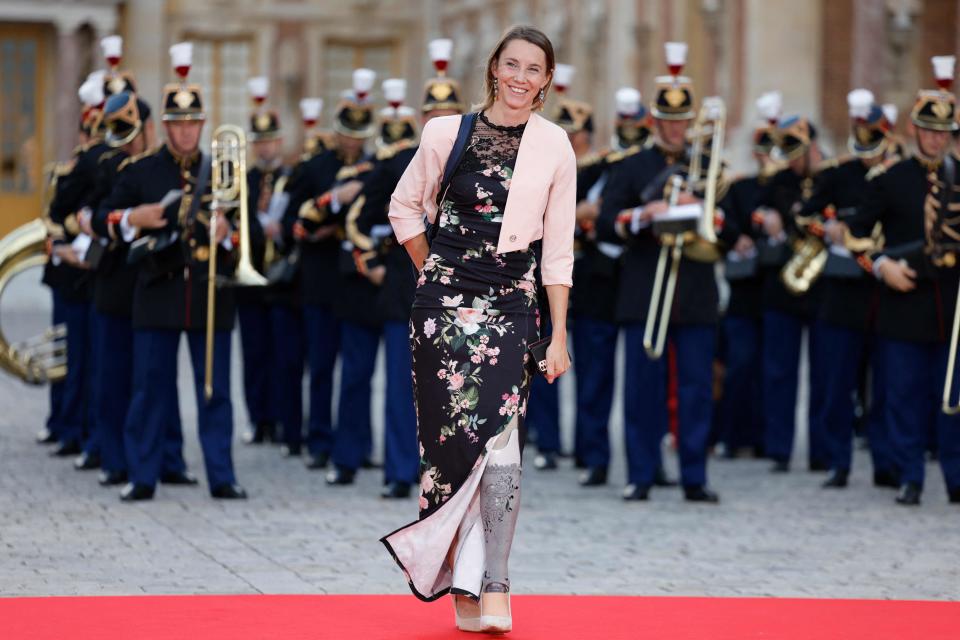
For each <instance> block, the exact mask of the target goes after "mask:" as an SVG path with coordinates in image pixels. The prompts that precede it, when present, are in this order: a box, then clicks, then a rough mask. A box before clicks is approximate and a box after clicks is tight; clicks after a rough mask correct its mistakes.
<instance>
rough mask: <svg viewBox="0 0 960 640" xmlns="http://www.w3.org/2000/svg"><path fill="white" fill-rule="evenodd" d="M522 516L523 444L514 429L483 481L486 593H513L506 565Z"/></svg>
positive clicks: (501, 440) (504, 438)
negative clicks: (521, 448)
mask: <svg viewBox="0 0 960 640" xmlns="http://www.w3.org/2000/svg"><path fill="white" fill-rule="evenodd" d="M519 512H520V444H519V437H518V433H517V430H516V428H515V427H513V426H511V427H510V428H509V429H508V430H507V431H504V432H503V433H502V434H501V436H500V438H499V439H498V440H497V442H496V448H494V449H493V450H492V451H491V452H490V460H489V461H488V463H487V467H486V469H485V470H484V472H483V477H481V478H480V518H481V520H482V521H483V535H484V549H485V550H486V567H485V571H484V575H483V584H484V587H483V591H484V592H486V593H505V592H507V591H509V590H510V578H509V575H508V573H507V561H508V560H509V558H510V546H511V544H512V543H513V534H514V531H515V530H516V528H517V515H518V514H519Z"/></svg>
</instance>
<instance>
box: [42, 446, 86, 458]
mask: <svg viewBox="0 0 960 640" xmlns="http://www.w3.org/2000/svg"><path fill="white" fill-rule="evenodd" d="M81 453H83V449H81V448H80V443H79V442H61V443H60V444H59V445H58V446H57V448H56V449H54V450H53V451H51V452H50V457H52V458H69V457H71V456H78V455H80V454H81Z"/></svg>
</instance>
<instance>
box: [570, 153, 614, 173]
mask: <svg viewBox="0 0 960 640" xmlns="http://www.w3.org/2000/svg"><path fill="white" fill-rule="evenodd" d="M609 155H610V149H601V150H600V151H592V152H590V153H588V154H587V155H585V156H583V157H582V158H578V159H577V169H585V168H587V167H592V166H594V165H597V164H600V163H601V162H603V161H604V160H605V159H606V158H607V156H609Z"/></svg>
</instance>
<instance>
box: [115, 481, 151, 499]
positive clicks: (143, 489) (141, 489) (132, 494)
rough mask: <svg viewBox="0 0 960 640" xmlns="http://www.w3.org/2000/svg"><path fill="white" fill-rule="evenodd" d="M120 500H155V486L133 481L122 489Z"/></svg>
mask: <svg viewBox="0 0 960 640" xmlns="http://www.w3.org/2000/svg"><path fill="white" fill-rule="evenodd" d="M120 500H121V501H122V502H142V501H144V500H153V487H148V486H147V485H145V484H136V483H134V482H131V483H129V484H127V485H125V486H124V487H123V489H121V490H120Z"/></svg>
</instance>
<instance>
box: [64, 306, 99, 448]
mask: <svg viewBox="0 0 960 640" xmlns="http://www.w3.org/2000/svg"><path fill="white" fill-rule="evenodd" d="M62 304H63V314H64V319H65V322H66V324H67V376H66V378H65V379H64V382H63V398H62V400H61V404H60V416H59V423H60V434H59V435H60V442H62V443H71V442H75V443H78V444H83V445H84V450H85V451H88V452H91V453H92V452H95V451H96V442H95V441H94V440H93V439H92V438H91V436H92V435H93V433H92V432H93V422H92V420H91V417H92V414H93V403H92V402H90V400H91V394H92V392H93V384H92V383H93V376H92V375H91V374H92V370H93V353H92V349H91V347H92V346H93V343H92V340H91V314H92V305H91V304H90V303H89V302H68V301H67V300H63V302H62Z"/></svg>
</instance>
